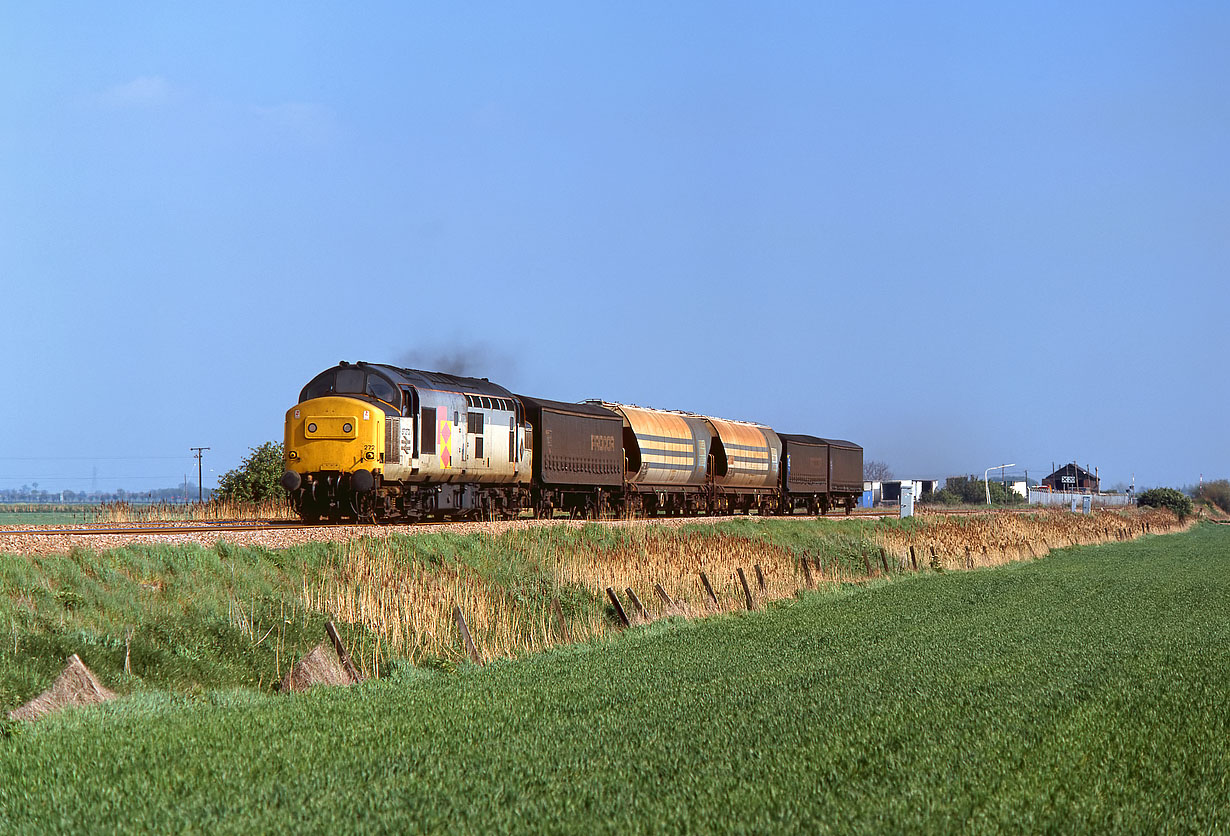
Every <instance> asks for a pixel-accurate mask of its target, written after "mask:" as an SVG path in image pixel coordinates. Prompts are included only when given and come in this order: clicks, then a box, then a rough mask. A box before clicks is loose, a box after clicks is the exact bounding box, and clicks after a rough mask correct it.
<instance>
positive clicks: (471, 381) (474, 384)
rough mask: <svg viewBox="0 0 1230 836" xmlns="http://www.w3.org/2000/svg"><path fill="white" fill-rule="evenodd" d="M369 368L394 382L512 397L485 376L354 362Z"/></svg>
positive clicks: (418, 386)
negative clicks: (464, 375)
mask: <svg viewBox="0 0 1230 836" xmlns="http://www.w3.org/2000/svg"><path fill="white" fill-rule="evenodd" d="M350 365H351V364H350V363H347V362H345V361H342V362H341V363H340V364H339V366H350ZM353 365H354V366H359V367H363V368H367V369H375V370H377V371H379V372H380V373H381V374H383V375H385V376H386V377H388V378H389V379H390V380H392V381H393V382H394V383H404V384H405V385H407V386H414V387H416V388H423V389H442V390H445V391H450V392H472V393H474V394H477V395H496V396H498V397H505V398H506V397H511V396H512V392H510V391H508V390H507V389H505V388H504V387H503V386H500V385H499V384H498V383H492V382H491V381H490V380H488V379H487V378H485V377H463V376H461V375H456V374H448V373H446V372H429V371H423V370H422V369H403V368H400V367H399V366H388V365H385V364H383V363H364V362H362V361H360V362H358V363H355V364H353Z"/></svg>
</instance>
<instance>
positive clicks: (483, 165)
mask: <svg viewBox="0 0 1230 836" xmlns="http://www.w3.org/2000/svg"><path fill="white" fill-rule="evenodd" d="M1227 43H1230V6H1227V5H1226V4H1225V3H1220V2H1218V3H1213V2H1209V3H1185V2H1164V3H1162V2H1158V3H1130V2H1129V3H1080V4H1072V3H1067V2H1065V3H1037V4H1020V5H1017V6H1012V7H1007V6H1003V5H1000V4H986V3H959V2H937V3H932V4H907V3H875V2H859V3H848V4H828V3H817V2H807V3H802V2H799V3H772V2H768V3H744V4H735V3H712V2H705V3H700V2H696V3H686V2H677V3H660V2H646V3H635V2H621V3H608V4H601V3H565V2H560V3H525V4H507V3H478V4H469V5H461V4H408V3H406V4H403V3H391V4H379V3H374V4H364V5H359V6H356V5H353V4H351V5H345V4H309V3H286V4H272V3H271V4H252V3H235V4H226V3H213V4H154V5H152V7H151V5H150V4H128V3H122V2H120V3H112V4H93V3H37V4H35V3H31V4H10V5H9V6H8V7H7V8H6V9H5V10H4V11H3V12H0V67H2V68H3V72H0V292H2V295H0V298H2V299H3V304H4V308H5V310H6V315H5V316H4V318H3V321H4V323H5V325H4V328H3V329H0V352H2V353H3V354H2V356H3V357H5V358H7V359H8V364H7V375H6V377H7V382H8V385H7V386H6V387H5V395H4V396H3V405H4V408H3V410H0V488H13V487H20V486H21V485H22V484H30V483H33V482H38V483H39V486H40V488H43V489H48V490H58V489H74V490H79V489H83V488H89V487H90V486H91V485H92V484H96V485H97V486H98V487H99V488H115V487H123V488H125V489H126V490H134V491H140V490H146V489H152V488H159V487H170V486H172V485H175V484H177V483H178V482H179V481H180V479H181V478H182V477H183V476H184V475H185V474H188V476H189V480H190V481H195V460H194V459H193V458H192V454H191V452H190V451H189V449H188V448H189V447H193V446H208V447H210V448H211V450H210V452H208V453H207V454H206V460H205V462H206V468H207V471H209V470H212V471H213V472H214V476H215V477H216V475H217V474H220V473H222V472H224V471H225V470H228V469H230V468H232V467H235V466H237V465H238V464H239V462H240V461H241V459H242V458H243V456H244V455H246V453H247V451H248V448H249V447H252V446H256V445H259V444H260V443H262V442H264V441H268V440H280V439H281V434H282V419H283V414H284V412H285V410H286V409H287V408H288V407H289V406H290V405H291V404H293V402H294V401H295V399H296V397H297V395H298V391H299V389H300V388H301V386H302V385H303V384H304V383H305V382H306V381H307V380H308V379H310V378H311V377H312V376H313V375H314V374H315V373H316V372H318V371H320V370H322V369H324V368H326V367H328V366H330V365H332V364H334V363H336V362H337V361H338V360H340V359H348V360H368V361H372V362H389V363H394V364H416V365H420V366H430V364H432V363H443V362H446V361H463V362H465V363H468V369H467V370H468V371H469V372H471V373H474V374H478V375H480V376H486V377H490V378H491V379H493V380H495V381H497V382H500V383H502V384H504V385H506V386H508V387H509V388H511V389H513V390H514V391H517V392H524V393H526V394H531V395H539V396H542V397H549V398H555V399H560V400H578V399H582V398H587V397H603V398H607V399H610V400H617V401H624V402H633V403H639V404H643V405H651V406H660V407H664V408H675V409H686V410H691V411H695V412H701V413H708V414H715V415H720V416H724V417H729V418H743V419H749V420H757V421H761V422H765V423H768V424H770V425H772V426H773V427H775V428H777V429H778V430H780V431H783V432H802V433H812V434H817V435H827V436H835V437H845V438H850V439H853V440H855V441H858V442H860V443H861V444H862V445H863V446H864V447H865V449H866V455H867V457H868V458H874V459H881V460H884V461H886V462H888V463H889V465H890V466H891V467H892V469H893V471H894V472H895V473H896V474H897V475H898V476H916V477H941V478H942V477H944V476H947V475H950V474H961V473H970V472H979V473H980V472H981V471H982V470H983V469H985V468H986V467H988V466H990V465H995V464H1000V463H1003V462H1015V463H1018V464H1019V467H1018V468H1017V470H1022V469H1025V468H1029V470H1030V475H1031V476H1042V475H1045V474H1046V473H1047V472H1049V470H1050V466H1051V464H1052V463H1053V462H1054V463H1057V464H1062V463H1063V462H1064V461H1071V460H1074V459H1075V460H1077V461H1079V462H1080V463H1081V464H1082V465H1085V464H1088V465H1090V466H1096V467H1098V468H1099V470H1100V473H1101V475H1102V476H1103V480H1104V483H1105V484H1107V485H1110V484H1114V483H1117V482H1123V483H1126V482H1128V481H1129V480H1130V479H1131V478H1132V477H1133V476H1135V479H1136V482H1137V484H1138V485H1145V486H1150V485H1186V484H1191V483H1194V482H1195V481H1196V480H1197V479H1198V478H1199V476H1200V474H1202V473H1203V474H1204V477H1205V478H1206V479H1208V478H1218V477H1223V478H1224V477H1230V442H1228V441H1227V434H1226V432H1225V429H1224V427H1225V414H1226V412H1227V407H1228V406H1230V397H1228V391H1227V387H1228V385H1227V383H1226V374H1225V368H1224V365H1223V358H1224V353H1225V345H1226V340H1225V337H1224V331H1225V322H1226V317H1227V312H1228V311H1230V291H1228V290H1227V286H1226V283H1225V278H1226V276H1227V273H1228V268H1230V165H1228V164H1227V151H1226V149H1227V148H1230V50H1227V49H1226V48H1225V45H1226V44H1227ZM208 482H209V475H208V473H207V483H208Z"/></svg>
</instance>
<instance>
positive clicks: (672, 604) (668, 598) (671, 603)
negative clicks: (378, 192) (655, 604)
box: [653, 583, 675, 610]
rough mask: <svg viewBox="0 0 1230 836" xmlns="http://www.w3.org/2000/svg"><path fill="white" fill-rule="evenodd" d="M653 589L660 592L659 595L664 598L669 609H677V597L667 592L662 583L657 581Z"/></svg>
mask: <svg viewBox="0 0 1230 836" xmlns="http://www.w3.org/2000/svg"><path fill="white" fill-rule="evenodd" d="M653 591H654V592H656V593H658V597H659V598H661V599H662V603H663V604H665V605H666V607H667V608H668V609H672V610H673V609H675V599H674V598H672V597H671V596H669V595H667V594H666V590H665V589H663V588H662V584H660V583H655V584H654V585H653Z"/></svg>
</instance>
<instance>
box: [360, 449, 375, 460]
mask: <svg viewBox="0 0 1230 836" xmlns="http://www.w3.org/2000/svg"><path fill="white" fill-rule="evenodd" d="M363 458H365V459H367V460H368V461H371V460H372V459H374V458H376V454H375V453H373V452H372V451H371V450H368V451H367V453H365V454H364V456H363Z"/></svg>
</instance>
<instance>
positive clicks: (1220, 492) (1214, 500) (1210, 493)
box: [1196, 479, 1230, 514]
mask: <svg viewBox="0 0 1230 836" xmlns="http://www.w3.org/2000/svg"><path fill="white" fill-rule="evenodd" d="M1196 500H1197V501H1198V502H1208V503H1210V504H1212V505H1216V506H1217V507H1218V508H1220V509H1221V510H1222V511H1224V512H1226V513H1227V514H1230V481H1228V480H1226V479H1217V480H1215V481H1213V482H1205V483H1204V484H1203V485H1201V486H1200V487H1198V488H1196Z"/></svg>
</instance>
